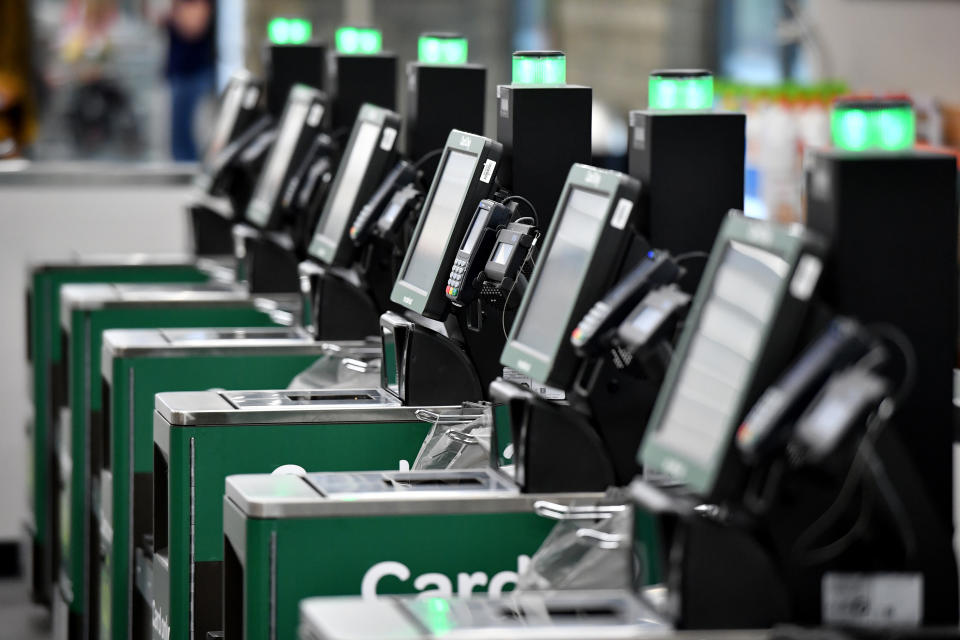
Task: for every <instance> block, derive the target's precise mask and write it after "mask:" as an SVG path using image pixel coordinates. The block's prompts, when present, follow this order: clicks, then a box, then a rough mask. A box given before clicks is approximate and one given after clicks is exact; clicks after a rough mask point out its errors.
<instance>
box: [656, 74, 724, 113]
mask: <svg viewBox="0 0 960 640" xmlns="http://www.w3.org/2000/svg"><path fill="white" fill-rule="evenodd" d="M649 86H650V91H649V105H650V108H651V109H710V108H712V107H713V75H712V74H711V73H710V72H709V71H701V70H689V71H687V70H677V71H673V70H671V71H654V72H653V73H651V74H650V85H649Z"/></svg>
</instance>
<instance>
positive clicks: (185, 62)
mask: <svg viewBox="0 0 960 640" xmlns="http://www.w3.org/2000/svg"><path fill="white" fill-rule="evenodd" d="M164 22H165V26H166V29H167V33H168V35H169V38H170V46H169V49H168V50H167V79H168V80H169V81H170V92H171V98H172V122H171V151H172V153H173V159H174V160H176V161H178V162H193V161H196V160H197V158H198V154H197V143H196V140H195V139H194V135H193V121H194V116H195V115H196V113H197V110H198V107H199V106H200V103H201V102H202V101H203V99H204V98H205V97H207V96H208V95H210V94H211V93H212V92H213V91H214V88H215V83H216V77H215V76H216V74H215V72H214V65H215V63H216V60H215V44H214V28H215V19H214V6H213V0H173V4H172V5H171V7H170V12H169V14H168V15H167V18H166V20H165V21H164Z"/></svg>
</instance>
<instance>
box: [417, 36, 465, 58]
mask: <svg viewBox="0 0 960 640" xmlns="http://www.w3.org/2000/svg"><path fill="white" fill-rule="evenodd" d="M417 57H418V58H419V60H420V62H422V63H424V64H465V63H466V62H467V39H466V38H464V37H463V36H461V35H460V34H452V33H451V34H441V33H425V34H423V35H422V36H420V40H419V41H418V43H417Z"/></svg>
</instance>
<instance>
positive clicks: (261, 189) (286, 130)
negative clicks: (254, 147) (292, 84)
mask: <svg viewBox="0 0 960 640" xmlns="http://www.w3.org/2000/svg"><path fill="white" fill-rule="evenodd" d="M309 109H310V103H309V102H308V101H306V100H297V101H296V102H294V103H292V104H291V105H290V107H289V109H288V111H287V113H286V115H285V116H284V118H283V122H282V123H281V126H280V132H279V133H278V134H277V141H276V142H275V143H274V145H273V148H272V149H271V150H270V155H269V157H268V158H267V162H266V166H265V167H264V169H263V173H261V174H260V179H259V180H258V181H257V188H256V191H254V194H253V198H252V199H251V201H250V204H251V205H255V206H251V207H250V209H249V210H250V212H251V216H250V221H251V222H253V223H255V224H257V225H260V226H263V225H264V224H266V222H267V220H268V219H269V217H270V214H271V213H272V209H273V204H274V202H276V200H277V195H278V194H279V193H280V189H281V188H282V187H283V185H282V184H281V183H282V182H283V177H284V176H285V175H286V173H287V168H288V167H289V165H290V160H291V156H293V152H294V150H295V149H296V147H297V141H298V140H299V139H300V132H301V130H302V129H303V123H304V120H306V118H307V111H308V110H309Z"/></svg>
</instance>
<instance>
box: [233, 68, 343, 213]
mask: <svg viewBox="0 0 960 640" xmlns="http://www.w3.org/2000/svg"><path fill="white" fill-rule="evenodd" d="M325 102H326V101H325V99H324V96H323V94H322V93H321V92H319V91H317V90H316V89H312V88H310V87H308V86H306V85H295V86H294V87H293V88H292V89H291V90H290V98H289V99H288V100H287V104H286V105H285V106H284V109H283V115H282V116H281V118H280V122H279V124H278V126H277V138H276V139H275V140H274V141H273V144H272V146H271V148H270V152H269V153H268V154H267V158H266V160H265V161H264V164H263V170H262V171H261V172H260V175H259V176H258V177H257V182H256V184H254V186H253V196H252V198H251V200H250V203H249V204H248V205H247V209H246V211H245V212H244V216H243V219H244V222H247V223H248V224H250V225H253V226H254V227H257V228H259V229H269V228H270V227H271V226H272V225H273V224H274V219H275V218H276V214H277V206H278V204H279V202H280V199H281V198H282V197H283V190H284V187H285V186H286V183H287V180H289V178H290V173H291V171H294V170H295V167H294V165H295V164H296V163H295V162H292V160H294V158H295V156H296V155H297V150H298V149H299V148H301V147H302V146H303V142H304V132H306V131H318V130H320V128H321V126H322V124H321V123H322V122H323V120H324V118H326V117H327V110H328V109H327V105H326V104H325ZM295 103H305V104H306V111H305V112H304V118H303V124H302V125H301V127H300V131H299V132H298V136H297V141H296V142H295V143H294V146H293V149H292V150H291V152H290V160H291V162H287V167H286V169H285V171H284V175H283V176H282V177H281V178H280V184H279V185H278V188H277V190H276V192H274V193H273V196H272V201H270V202H267V201H265V200H264V199H263V198H260V197H258V196H257V192H258V190H259V188H260V181H261V180H263V179H265V176H266V173H267V168H268V167H269V166H270V161H271V160H272V158H273V154H274V151H275V149H276V148H277V143H278V142H280V133H281V132H282V131H283V125H284V121H285V120H286V117H287V114H288V113H289V112H290V110H291V109H292V108H293V107H294V104H295ZM314 104H319V105H320V106H321V107H322V108H323V115H322V116H321V117H320V122H318V123H317V125H316V126H312V125H310V124H309V120H310V112H311V110H312V109H313V105H314ZM260 209H267V215H266V216H265V217H264V222H263V223H261V222H258V221H255V220H253V218H252V214H253V213H254V212H255V210H260Z"/></svg>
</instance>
